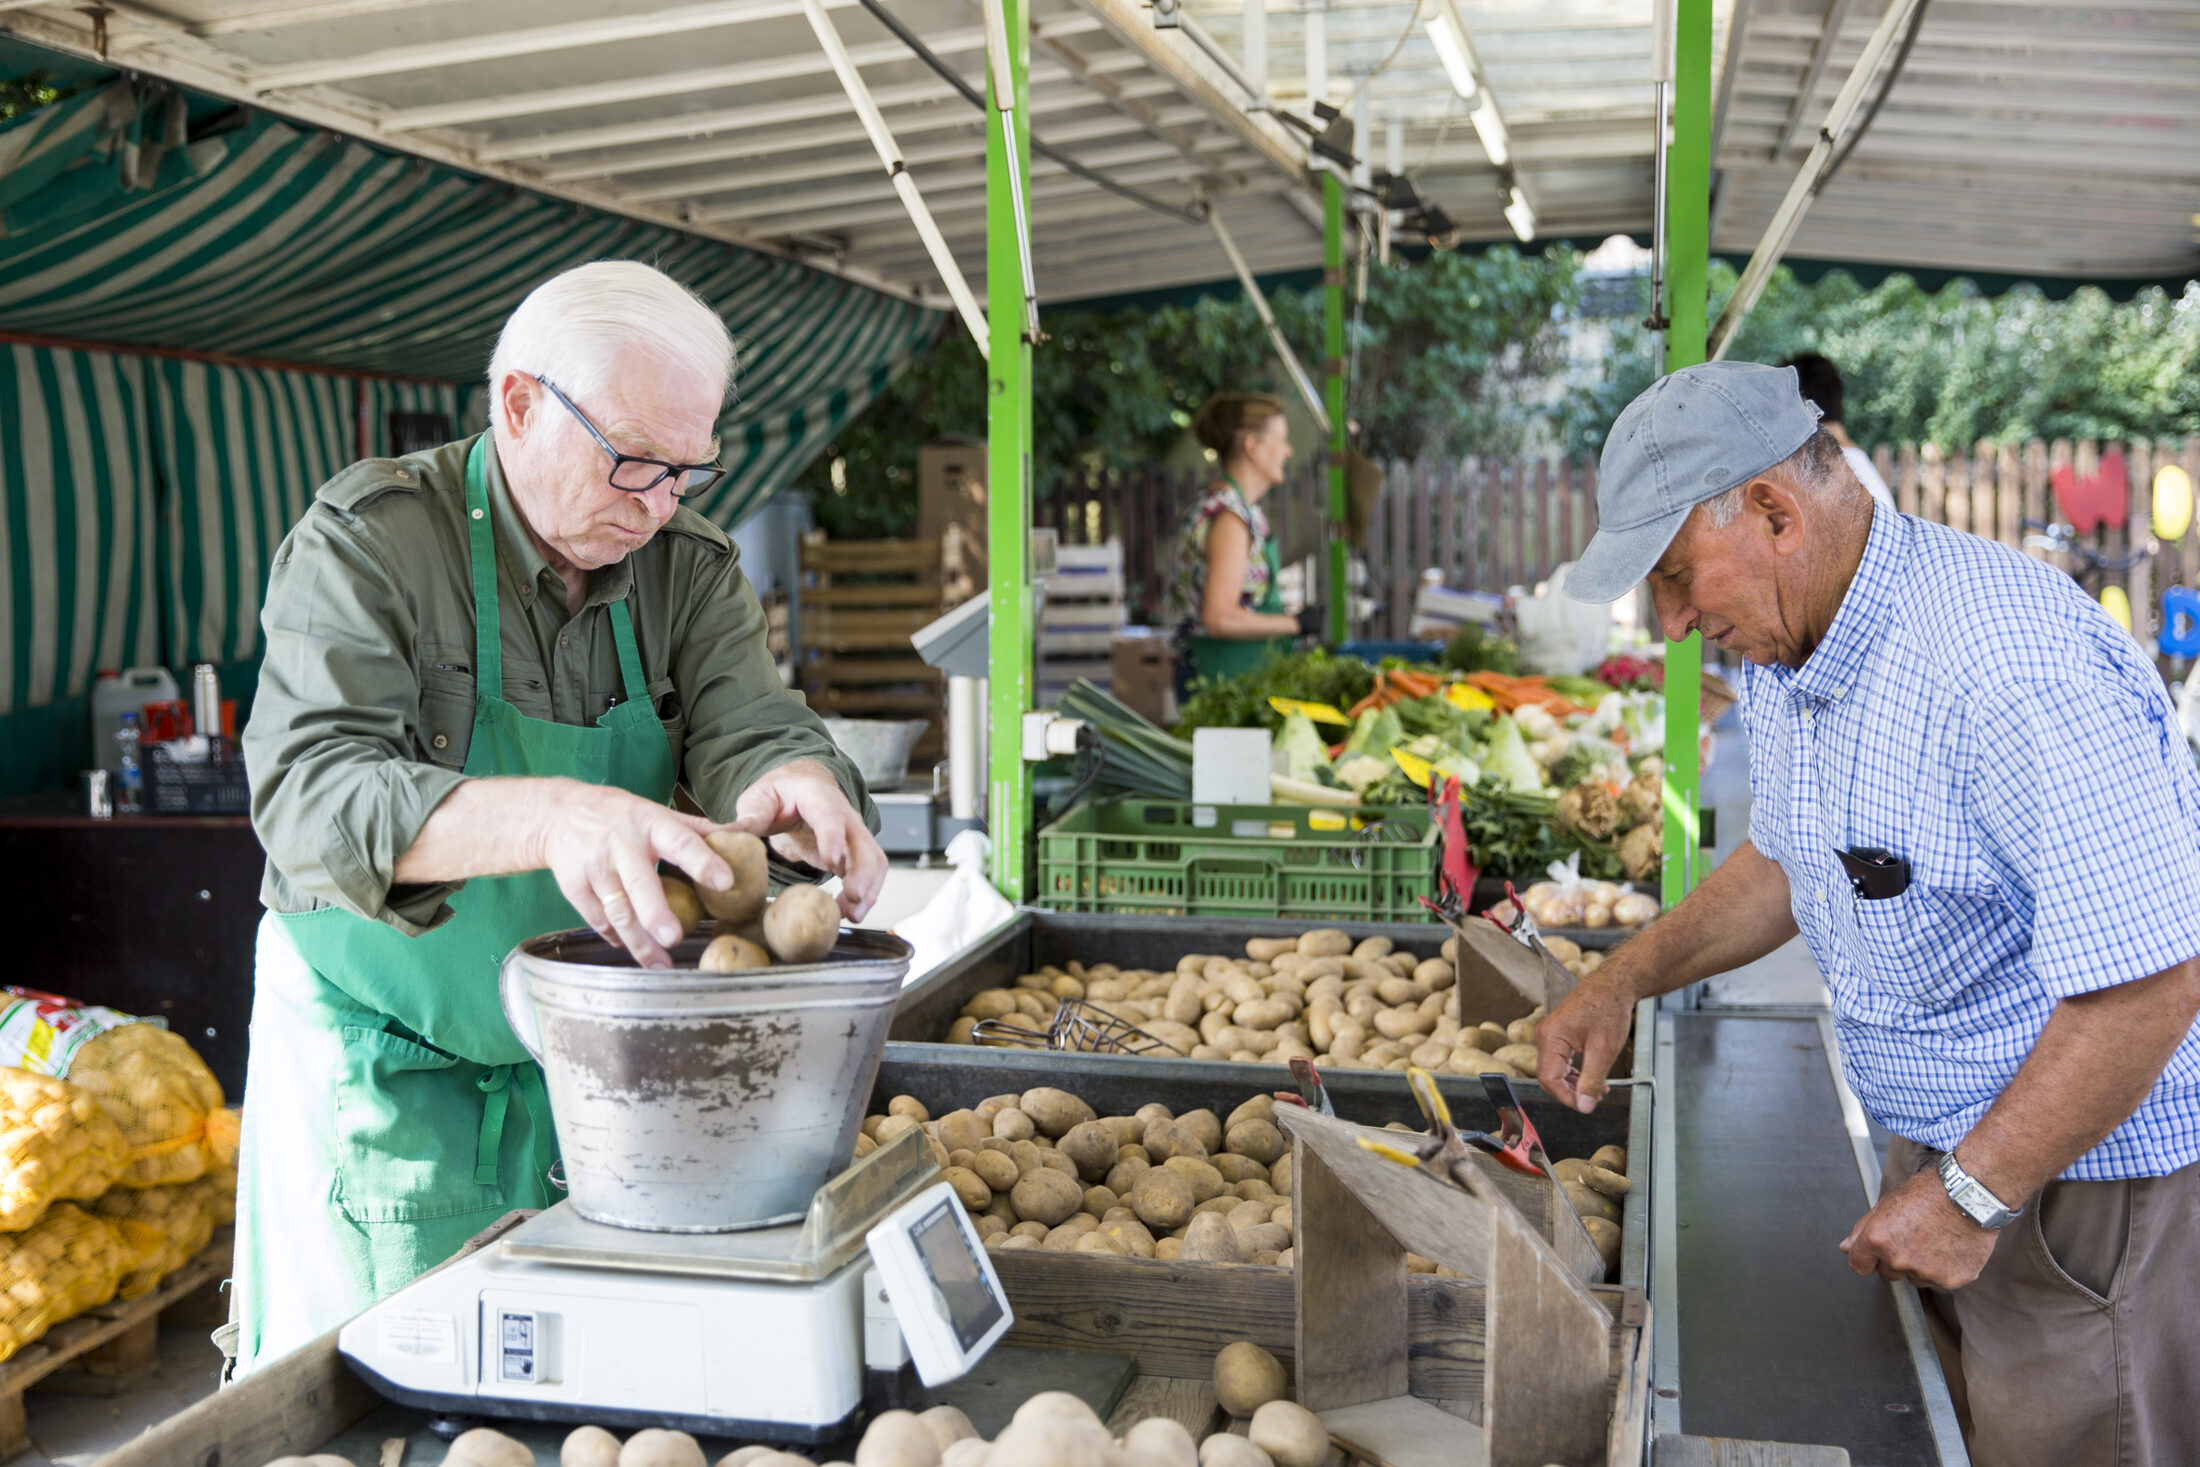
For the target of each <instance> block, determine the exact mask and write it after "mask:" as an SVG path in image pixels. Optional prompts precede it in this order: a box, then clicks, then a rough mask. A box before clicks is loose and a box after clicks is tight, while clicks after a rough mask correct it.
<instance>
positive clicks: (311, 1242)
mask: <svg viewBox="0 0 2200 1467" xmlns="http://www.w3.org/2000/svg"><path fill="white" fill-rule="evenodd" d="M487 451H488V437H487V435H486V434H485V435H483V437H482V438H481V439H479V440H477V441H476V442H475V444H474V447H473V451H472V453H471V454H470V455H469V456H468V458H467V460H466V504H467V511H468V514H467V532H468V540H469V552H470V559H471V565H472V571H473V595H474V617H475V632H474V641H475V662H474V688H475V694H474V723H473V736H472V743H471V745H470V746H469V748H468V751H467V757H466V764H465V771H464V772H465V773H466V774H468V775H470V776H483V775H528V776H537V777H540V776H557V775H562V776H565V777H568V778H572V779H578V780H582V781H584V782H586V783H589V784H596V785H615V786H617V787H618V788H620V789H624V790H629V791H632V792H633V793H635V794H637V795H640V796H641V797H642V798H644V799H647V800H657V801H666V800H669V799H670V798H671V796H672V787H673V782H674V778H675V774H676V771H675V770H674V768H673V761H672V751H671V747H670V745H669V744H668V742H667V740H666V738H665V732H664V726H663V724H662V723H661V722H660V721H659V720H658V718H657V714H656V710H655V709H654V707H653V706H652V705H651V701H650V698H649V696H648V693H647V691H646V688H647V679H646V678H645V677H644V676H643V673H642V664H641V657H640V654H639V653H638V652H637V651H636V650H635V645H634V624H633V621H632V619H631V618H630V617H629V616H628V614H627V608H626V603H625V602H624V601H619V602H615V603H613V604H612V605H611V606H610V607H609V612H610V616H611V627H612V634H613V636H614V638H615V639H616V641H617V643H618V651H619V670H620V673H621V675H622V677H623V679H624V682H625V688H626V695H625V699H624V701H622V702H620V703H619V704H617V705H616V706H615V707H613V708H612V709H611V710H610V711H609V712H607V713H605V714H604V716H603V717H602V718H600V719H598V720H597V721H596V722H595V724H594V725H593V726H581V725H575V724H564V723H554V722H549V721H547V720H544V719H538V718H529V717H527V716H526V715H524V714H522V713H521V712H520V711H519V710H518V709H516V708H514V707H513V706H512V705H511V704H510V703H507V702H506V701H504V699H503V697H502V696H501V694H502V691H503V687H504V681H503V665H504V653H503V643H502V640H501V636H500V625H499V618H498V614H497V564H496V538H495V533H494V525H493V523H492V521H491V510H490V507H489V496H488V488H487V484H486V481H485V478H484V459H485V455H486V453H487ZM450 905H451V908H452V912H453V915H452V916H451V917H450V918H449V919H448V920H447V921H445V922H444V923H443V924H442V925H441V926H439V927H436V928H434V929H433V930H431V931H429V932H426V933H424V934H422V935H421V936H418V937H407V936H404V935H403V934H401V933H399V932H398V931H397V930H396V929H395V928H392V927H390V926H387V925H386V924H384V923H381V922H375V921H371V920H368V919H366V918H362V917H357V916H354V915H352V914H351V913H349V912H346V911H343V910H342V909H340V908H334V907H324V908H321V909H319V910H317V911H312V912H303V913H295V914H287V915H283V916H280V917H277V918H274V919H272V920H273V921H274V922H275V923H276V924H277V925H278V926H279V932H271V931H269V930H268V929H266V928H263V931H262V934H261V939H260V941H261V959H260V969H261V971H260V978H259V991H258V992H257V993H256V995H255V1000H254V1008H253V1018H252V1043H251V1048H252V1053H253V1056H254V1063H253V1075H254V1077H255V1078H261V1077H265V1078H266V1079H267V1080H268V1082H269V1083H270V1085H271V1086H272V1090H271V1093H265V1094H263V1093H260V1092H259V1091H258V1090H257V1089H255V1088H253V1087H251V1086H248V1087H247V1091H246V1097H247V1114H248V1117H249V1119H248V1121H247V1124H246V1134H245V1138H244V1155H243V1162H242V1167H241V1176H240V1179H239V1182H240V1196H239V1199H238V1208H237V1216H238V1238H237V1264H236V1269H237V1285H238V1292H239V1298H238V1306H239V1311H240V1312H239V1316H238V1317H239V1318H240V1320H241V1321H242V1325H243V1329H242V1333H241V1337H240V1340H239V1347H240V1348H239V1355H240V1360H241V1362H242V1364H243V1365H244V1366H245V1367H246V1368H250V1367H251V1366H252V1365H254V1364H258V1363H264V1362H265V1361H266V1360H268V1359H271V1358H273V1356H274V1355H275V1354H279V1353H282V1352H285V1351H287V1350H289V1349H290V1348H293V1347H295V1346H296V1345H299V1344H303V1343H305V1339H304V1338H293V1337H292V1336H295V1335H296V1334H298V1332H299V1331H300V1330H301V1329H302V1330H304V1331H306V1338H310V1337H311V1334H312V1333H314V1332H316V1330H315V1322H316V1321H318V1329H328V1328H333V1327H334V1326H335V1325H337V1324H339V1323H341V1322H342V1321H343V1320H345V1319H347V1318H349V1317H350V1316H351V1315H353V1314H356V1313H357V1312H359V1310H361V1309H363V1308H365V1307H366V1306H367V1305H368V1304H370V1303H372V1302H373V1301H374V1300H375V1299H377V1298H380V1297H382V1296H384V1295H386V1294H388V1293H390V1292H391V1291H392V1290H394V1289H397V1288H400V1287H402V1286H403V1285H404V1284H406V1283H408V1282H410V1281H411V1280H412V1279H413V1278H415V1277H417V1276H418V1275H419V1274H420V1273H422V1272H423V1271H425V1270H426V1269H428V1268H430V1267H433V1266H434V1265H435V1264H437V1263H440V1262H441V1261H442V1260H444V1259H445V1258H448V1257H449V1256H450V1255H451V1254H452V1253H454V1252H456V1251H457V1250H458V1248H459V1246H460V1245H461V1244H463V1243H464V1242H465V1241H466V1240H467V1239H468V1238H470V1237H471V1236H473V1235H474V1234H475V1233H477V1232H479V1231H480V1230H481V1229H482V1228H484V1227H486V1226H487V1225H488V1224H489V1223H491V1222H494V1221H495V1220H496V1219H497V1218H498V1217H500V1216H502V1215H503V1214H504V1213H505V1212H507V1211H509V1210H511V1209H512V1208H516V1207H544V1206H547V1205H549V1203H550V1201H551V1200H552V1199H551V1195H550V1186H549V1180H548V1176H549V1173H550V1171H551V1169H552V1167H553V1166H554V1164H555V1162H556V1159H557V1141H556V1136H555V1133H554V1132H553V1130H552V1128H551V1124H550V1107H549V1101H548V1098H547V1096H546V1095H545V1094H544V1091H543V1083H542V1073H541V1071H540V1069H539V1068H538V1067H537V1066H536V1065H535V1064H534V1062H533V1061H532V1060H530V1059H529V1058H528V1057H527V1052H526V1050H525V1049H523V1048H522V1047H521V1045H520V1043H519V1041H518V1039H517V1038H515V1037H514V1036H513V1034H512V1030H511V1026H510V1025H508V1024H507V1023H506V1022H505V1019H504V1013H503V1009H502V1006H501V1004H500V1003H499V1001H498V997H497V972H498V968H499V967H500V965H501V964H502V963H503V961H504V957H505V955H506V954H507V953H508V952H510V951H511V949H512V948H513V946H514V945H515V944H517V943H518V942H520V941H521V940H522V939H524V938H528V937H533V936H535V935H536V934H538V933H542V932H549V931H554V930H557V929H560V928H567V927H576V926H579V925H581V924H580V918H579V916H578V914H576V913H575V912H574V910H573V907H572V904H571V903H569V902H568V901H566V899H565V896H564V894H563V893H562V892H560V891H559V890H558V885H557V881H556V880H555V879H554V878H553V877H552V876H551V874H550V873H549V872H547V871H531V872H524V873H521V874H518V875H513V876H493V877H476V878H474V879H473V880H471V881H468V882H467V883H466V884H465V886H464V887H463V888H462V889H461V890H459V891H458V892H457V893H456V894H455V895H453V896H452V898H451V901H450ZM285 940H287V943H288V945H289V947H290V948H292V949H295V957H296V958H298V959H302V960H303V962H302V964H301V963H296V962H291V961H288V959H289V958H290V956H291V955H290V954H287V953H284V952H281V951H280V950H277V951H275V952H273V953H271V952H270V947H271V945H272V944H277V943H282V942H284V941H285ZM265 1046H277V1047H278V1048H276V1049H275V1050H274V1051H272V1052H271V1053H270V1054H269V1055H268V1056H267V1058H266V1060H265V1062H264V1063H263V1062H262V1060H261V1052H262V1049H263V1047H265ZM323 1066H326V1069H325V1070H324V1069H323ZM315 1073H320V1074H321V1083H320V1084H319V1086H318V1087H312V1088H305V1089H304V1090H303V1093H295V1092H298V1091H299V1090H300V1089H301V1087H302V1086H303V1087H310V1084H311V1078H312V1076H313V1075H314V1074H315ZM301 1188H304V1189H307V1190H308V1193H309V1195H305V1196H301V1195H300V1189H301ZM317 1230H318V1231H317ZM331 1274H333V1275H335V1276H333V1277H331V1276H330V1275H331Z"/></svg>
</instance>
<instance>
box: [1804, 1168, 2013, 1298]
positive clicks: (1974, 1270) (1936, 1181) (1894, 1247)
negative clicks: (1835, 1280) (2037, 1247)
mask: <svg viewBox="0 0 2200 1467" xmlns="http://www.w3.org/2000/svg"><path fill="white" fill-rule="evenodd" d="M2000 1238H2001V1234H1999V1233H1996V1232H1991V1231H1989V1230H1987V1229H1985V1228H1982V1227H1980V1226H1979V1225H1978V1224H1977V1223H1975V1222H1972V1221H1971V1220H1970V1219H1969V1218H1968V1217H1965V1216H1964V1215H1963V1212H1962V1210H1961V1209H1960V1208H1958V1207H1957V1206H1956V1205H1955V1203H1953V1202H1951V1201H1949V1200H1948V1189H1947V1188H1946V1187H1945V1186H1943V1185H1941V1181H1940V1174H1939V1173H1938V1172H1936V1171H1934V1170H1933V1169H1932V1168H1931V1167H1924V1168H1922V1169H1920V1170H1919V1171H1917V1172H1915V1173H1914V1174H1912V1175H1911V1177H1910V1179H1909V1180H1908V1181H1906V1182H1904V1183H1903V1184H1902V1185H1901V1186H1899V1187H1897V1188H1895V1189H1894V1190H1893V1191H1891V1192H1884V1193H1882V1194H1880V1198H1879V1202H1878V1205H1876V1206H1875V1207H1873V1208H1872V1210H1871V1211H1870V1212H1867V1213H1865V1214H1864V1215H1863V1217H1861V1218H1859V1219H1858V1220H1857V1224H1856V1226H1855V1227H1853V1228H1851V1229H1849V1235H1848V1236H1847V1237H1846V1238H1843V1239H1842V1240H1841V1251H1842V1252H1843V1253H1846V1254H1848V1255H1849V1267H1850V1268H1853V1269H1855V1270H1856V1271H1857V1272H1858V1273H1860V1274H1868V1273H1876V1274H1878V1275H1879V1276H1880V1277H1881V1278H1889V1279H1908V1280H1909V1281H1910V1282H1911V1283H1914V1284H1931V1285H1932V1286H1934V1287H1935V1288H1941V1289H1960V1288H1962V1287H1963V1286H1964V1285H1965V1284H1967V1283H1969V1282H1971V1280H1973V1279H1975V1278H1977V1277H1978V1276H1979V1271H1980V1270H1981V1269H1983V1268H1985V1267H1986V1260H1987V1259H1989V1258H1991V1257H1993V1256H1994V1244H1995V1243H1996V1242H1998V1241H1999V1240H2000Z"/></svg>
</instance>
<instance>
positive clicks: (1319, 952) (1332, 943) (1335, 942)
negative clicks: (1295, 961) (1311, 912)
mask: <svg viewBox="0 0 2200 1467" xmlns="http://www.w3.org/2000/svg"><path fill="white" fill-rule="evenodd" d="M1297 951H1298V953H1299V955H1300V956H1301V957H1308V958H1341V957H1343V956H1344V955H1345V954H1347V953H1349V952H1351V951H1352V939H1351V938H1349V937H1347V936H1345V934H1344V932H1343V930H1342V929H1340V928H1336V927H1317V928H1315V929H1314V930H1313V931H1312V932H1303V933H1301V934H1299V945H1298V948H1297Z"/></svg>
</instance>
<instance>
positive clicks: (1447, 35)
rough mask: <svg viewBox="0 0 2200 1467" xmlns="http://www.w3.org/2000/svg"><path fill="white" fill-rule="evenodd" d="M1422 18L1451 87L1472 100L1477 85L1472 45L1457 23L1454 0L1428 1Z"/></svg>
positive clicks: (1457, 17)
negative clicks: (1427, 6) (1428, 3)
mask: <svg viewBox="0 0 2200 1467" xmlns="http://www.w3.org/2000/svg"><path fill="white" fill-rule="evenodd" d="M1422 19H1423V23H1424V24H1425V25H1427V27H1428V38H1429V40H1430V41H1431V42H1432V43H1433V44H1434V45H1435V47H1436V59H1437V60H1439V61H1441V62H1443V63H1444V75H1446V76H1447V77H1450V78H1451V89H1452V90H1453V91H1455V92H1457V93H1458V94H1459V95H1460V96H1462V97H1464V98H1466V99H1467V100H1469V101H1472V100H1473V99H1474V94H1475V93H1476V92H1477V91H1478V90H1480V85H1481V84H1480V83H1479V82H1478V81H1477V80H1476V78H1475V74H1474V73H1475V65H1474V46H1473V43H1471V42H1470V41H1468V40H1467V28H1466V26H1464V25H1463V24H1461V23H1460V20H1459V7H1458V6H1457V5H1456V4H1455V3H1454V0H1432V3H1431V4H1430V5H1429V8H1428V9H1427V10H1426V11H1425V12H1423V17H1422Z"/></svg>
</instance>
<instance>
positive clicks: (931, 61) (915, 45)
mask: <svg viewBox="0 0 2200 1467" xmlns="http://www.w3.org/2000/svg"><path fill="white" fill-rule="evenodd" d="M859 3H860V4H861V5H862V6H863V8H864V9H865V10H868V11H870V12H871V18H872V19H873V20H876V21H877V22H878V23H879V24H881V25H883V26H885V27H886V28H887V29H888V30H890V31H892V32H893V33H894V36H895V38H896V39H898V40H899V41H900V42H901V43H902V44H903V45H905V46H907V47H908V48H909V49H910V51H912V52H913V53H915V55H916V58H917V59H918V60H919V61H922V62H923V63H924V64H925V65H926V66H929V67H931V68H932V70H933V71H934V72H936V73H937V74H938V75H939V76H940V77H941V78H942V79H943V80H945V81H946V82H948V83H949V84H950V85H951V86H953V87H954V88H955V90H956V91H958V92H960V93H962V94H963V96H964V97H965V98H967V99H968V100H969V102H970V104H971V105H972V106H974V107H983V106H985V98H984V97H983V96H982V95H981V94H980V93H979V92H978V90H977V88H975V87H973V86H971V85H970V83H968V82H966V81H964V80H963V79H962V75H961V73H959V72H957V71H956V70H955V69H954V68H953V67H951V66H949V65H948V64H947V63H946V62H944V61H942V60H940V58H939V56H938V55H937V54H935V53H934V52H933V50H932V48H931V47H930V46H927V45H926V44H925V43H924V42H923V41H922V40H921V39H919V38H918V36H917V33H916V32H915V31H912V30H910V29H909V27H907V26H905V25H903V24H902V23H901V21H900V20H898V19H896V18H895V16H894V13H893V12H892V11H891V10H888V9H887V8H886V7H885V6H884V5H883V4H881V3H880V0H859ZM991 14H992V12H991V11H990V10H989V11H988V12H987V15H988V17H989V19H988V22H987V27H988V28H987V32H986V56H987V60H988V63H989V64H993V63H992V53H993V34H992V30H991V20H990V16H991ZM1061 29H1062V27H1061V26H1059V25H1055V26H1051V27H1050V28H1049V34H1054V33H1057V32H1059V31H1060V30H1061ZM1001 43H1002V44H1003V45H1006V44H1007V37H1006V35H1005V33H1004V35H1003V36H1002V41H1001ZM994 69H995V70H996V71H998V70H999V67H998V65H995V66H994ZM1024 130H1025V132H1026V134H1028V133H1029V132H1030V126H1029V124H1028V123H1027V124H1026V126H1025V129H1024ZM1031 151H1032V152H1033V153H1034V154H1035V155H1036V156H1038V157H1041V158H1045V159H1048V160H1050V161H1051V162H1055V163H1059V164H1061V165H1062V166H1063V167H1064V168H1067V169H1068V170H1069V171H1070V172H1072V173H1074V174H1076V175H1077V176H1078V177H1079V178H1082V179H1084V180H1085V181H1086V182H1087V183H1091V184H1096V185H1098V186H1099V187H1101V188H1104V189H1106V190H1107V191H1108V192H1109V193H1111V194H1115V195H1117V196H1118V197H1121V198H1125V199H1128V200H1130V201H1131V202H1132V203H1134V204H1143V205H1145V206H1146V207H1147V208H1149V209H1151V210H1153V211H1154V212H1155V213H1157V214H1168V215H1171V216H1172V217H1174V218H1177V219H1181V220H1183V221H1184V222H1185V223H1186V224H1197V223H1198V222H1199V219H1198V217H1197V216H1196V215H1194V214H1193V213H1192V212H1191V211H1190V210H1189V209H1180V208H1178V207H1177V206H1176V205H1174V204H1165V203H1163V202H1162V201H1161V200H1159V199H1157V198H1155V197H1154V196H1153V195H1152V194H1145V193H1140V192H1139V191H1138V190H1137V189H1134V188H1131V187H1130V186H1128V185H1127V184H1121V183H1118V182H1116V181H1115V180H1114V179H1112V178H1110V177H1108V176H1107V175H1106V174H1104V173H1101V172H1099V171H1097V170H1095V169H1091V168H1087V167H1086V166H1085V165H1084V164H1082V163H1080V162H1078V161H1077V160H1076V159H1075V158H1072V157H1070V156H1069V155H1068V154H1066V153H1064V152H1062V151H1061V150H1060V149H1059V148H1052V147H1049V146H1047V145H1046V144H1045V143H1043V142H1041V141H1040V140H1038V139H1037V138H1033V139H1032V140H1031ZM1011 176H1012V177H1015V176H1020V175H1017V174H1015V173H1014V172H1013V171H1012V173H1011Z"/></svg>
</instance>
